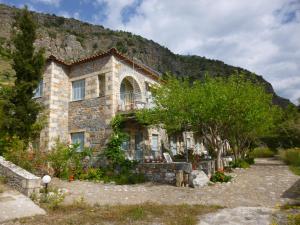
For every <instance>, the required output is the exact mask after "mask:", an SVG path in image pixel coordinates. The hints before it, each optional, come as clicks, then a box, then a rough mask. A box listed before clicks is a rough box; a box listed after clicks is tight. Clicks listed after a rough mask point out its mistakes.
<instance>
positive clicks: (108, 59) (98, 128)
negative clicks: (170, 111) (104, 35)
mask: <svg viewBox="0 0 300 225" xmlns="http://www.w3.org/2000/svg"><path fill="white" fill-rule="evenodd" d="M78 80H81V81H82V80H83V81H84V88H83V90H84V97H83V98H82V99H80V100H73V97H72V94H73V88H74V87H73V85H74V82H76V81H78ZM123 83H126V85H123ZM158 83H159V74H158V73H156V72H154V71H152V70H150V69H149V68H148V67H145V66H143V65H140V64H137V63H135V62H134V61H132V60H130V59H129V58H127V57H125V56H123V55H121V54H120V53H118V52H117V51H116V50H115V49H111V50H109V51H108V52H106V53H103V54H99V55H96V56H92V57H89V58H86V59H83V60H79V61H76V62H73V63H66V62H63V61H61V60H59V59H57V58H55V57H54V56H50V57H49V58H48V60H47V64H46V67H45V71H44V74H43V84H42V85H43V88H42V90H43V92H42V94H41V95H40V96H39V97H37V98H36V100H37V101H39V102H41V103H42V104H43V105H44V108H45V109H44V112H43V113H44V114H46V118H47V121H46V126H45V128H44V129H43V130H42V132H41V134H40V140H39V146H40V148H41V149H44V150H51V149H52V148H53V146H54V145H55V143H56V141H57V140H60V141H62V142H66V143H71V142H72V139H71V136H72V134H73V133H83V134H84V146H86V147H92V148H94V149H96V150H99V151H101V150H102V149H103V148H104V147H105V144H106V143H107V141H108V139H109V137H110V135H111V127H110V121H111V119H112V118H113V117H114V116H115V115H116V114H118V113H122V114H125V115H126V114H128V113H132V111H134V110H135V109H137V107H149V104H148V103H149V102H147V101H148V100H149V90H148V89H147V88H149V86H151V85H155V84H158ZM123 87H125V89H124V88H123ZM122 88H123V89H122ZM126 88H127V89H126ZM138 104H140V106H138ZM121 105H123V106H124V105H125V106H124V107H123V108H121V107H120V106H121ZM134 123H135V122H132V123H131V122H129V126H128V129H127V131H128V132H129V133H131V134H132V137H131V139H130V140H131V142H132V144H131V145H130V146H131V150H132V151H133V152H134V148H137V145H136V144H135V143H134V140H135V139H136V136H137V135H136V133H134V132H144V133H145V134H146V135H143V136H142V138H141V140H139V142H141V146H143V148H144V149H146V148H147V149H149V148H151V146H150V145H151V144H152V141H151V137H152V133H153V134H154V135H157V137H158V138H157V140H155V142H153V143H155V144H157V145H158V149H160V147H161V142H162V140H163V139H166V135H165V132H164V131H163V130H162V129H158V128H147V127H141V128H138V129H137V127H135V125H134ZM131 127H132V128H131ZM130 131H134V132H130ZM136 140H137V139H136ZM156 142H157V143H156ZM147 146H148V147H147Z"/></svg>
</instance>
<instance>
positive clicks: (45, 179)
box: [42, 175, 51, 194]
mask: <svg viewBox="0 0 300 225" xmlns="http://www.w3.org/2000/svg"><path fill="white" fill-rule="evenodd" d="M50 181H51V177H50V176H49V175H45V176H43V178H42V182H43V184H44V185H45V193H46V194H47V193H48V184H49V183H50Z"/></svg>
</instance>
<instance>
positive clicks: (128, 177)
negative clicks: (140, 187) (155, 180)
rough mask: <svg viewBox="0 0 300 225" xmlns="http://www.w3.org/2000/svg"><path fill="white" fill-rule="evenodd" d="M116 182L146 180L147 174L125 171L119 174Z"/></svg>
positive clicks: (141, 181) (127, 182)
mask: <svg viewBox="0 0 300 225" xmlns="http://www.w3.org/2000/svg"><path fill="white" fill-rule="evenodd" d="M114 180H115V182H116V184H120V185H122V184H138V183H143V182H145V180H146V179H145V176H144V175H143V174H135V173H123V174H120V175H119V176H117V177H116V178H115V179H114Z"/></svg>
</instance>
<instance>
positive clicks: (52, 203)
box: [31, 189, 65, 210]
mask: <svg viewBox="0 0 300 225" xmlns="http://www.w3.org/2000/svg"><path fill="white" fill-rule="evenodd" d="M41 190H42V193H41V194H40V196H38V197H36V196H31V198H36V199H35V201H36V202H37V203H43V204H44V205H45V206H46V207H48V208H49V209H52V210H53V209H57V208H58V206H59V205H60V204H61V203H62V202H63V201H64V199H65V193H64V192H63V191H62V190H59V189H52V190H50V191H49V192H48V193H47V194H46V193H44V192H43V190H44V189H41Z"/></svg>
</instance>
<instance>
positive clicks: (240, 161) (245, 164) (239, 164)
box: [229, 159, 250, 169]
mask: <svg viewBox="0 0 300 225" xmlns="http://www.w3.org/2000/svg"><path fill="white" fill-rule="evenodd" d="M229 165H230V166H231V167H232V168H243V169H246V168H249V167H250V165H249V163H248V162H246V160H243V159H237V160H235V161H232V162H230V164H229Z"/></svg>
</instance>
